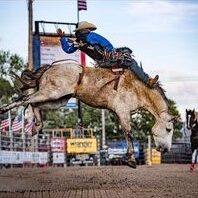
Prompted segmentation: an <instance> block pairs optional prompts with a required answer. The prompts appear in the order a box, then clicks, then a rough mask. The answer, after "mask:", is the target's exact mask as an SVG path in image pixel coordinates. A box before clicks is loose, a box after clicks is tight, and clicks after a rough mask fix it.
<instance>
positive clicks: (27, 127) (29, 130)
mask: <svg viewBox="0 0 198 198" xmlns="http://www.w3.org/2000/svg"><path fill="white" fill-rule="evenodd" d="M33 126H34V122H30V123H27V124H26V125H25V129H24V130H25V132H26V133H30V134H31V133H32V128H33Z"/></svg>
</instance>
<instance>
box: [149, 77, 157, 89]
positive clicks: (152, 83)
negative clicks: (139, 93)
mask: <svg viewBox="0 0 198 198" xmlns="http://www.w3.org/2000/svg"><path fill="white" fill-rule="evenodd" d="M158 79H159V75H156V76H155V78H149V79H148V81H147V85H148V87H149V88H151V89H152V88H154V87H155V85H156V83H157V81H158Z"/></svg>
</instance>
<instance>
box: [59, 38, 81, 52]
mask: <svg viewBox="0 0 198 198" xmlns="http://www.w3.org/2000/svg"><path fill="white" fill-rule="evenodd" d="M60 42H61V46H62V49H63V50H64V51H65V52H66V53H68V54H71V53H73V52H75V51H76V50H77V49H78V48H77V47H75V46H74V44H73V43H72V44H70V43H69V42H68V38H66V37H64V36H63V37H61V38H60Z"/></svg>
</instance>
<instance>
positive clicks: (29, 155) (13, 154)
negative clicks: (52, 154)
mask: <svg viewBox="0 0 198 198" xmlns="http://www.w3.org/2000/svg"><path fill="white" fill-rule="evenodd" d="M27 162H28V163H33V164H35V163H37V164H46V163H48V153H47V152H22V151H0V164H23V163H27Z"/></svg>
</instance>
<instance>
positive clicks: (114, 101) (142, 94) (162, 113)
mask: <svg viewBox="0 0 198 198" xmlns="http://www.w3.org/2000/svg"><path fill="white" fill-rule="evenodd" d="M23 74H25V75H22V76H21V81H22V83H23V84H24V87H25V88H28V87H29V88H33V87H35V88H36V89H35V90H36V91H35V92H34V93H32V94H24V95H22V96H21V97H20V98H19V99H17V100H16V101H14V102H12V103H10V104H7V105H3V106H2V107H0V113H4V112H6V111H8V110H10V109H12V108H14V107H18V106H21V105H23V106H27V105H31V106H32V107H33V112H34V115H35V118H36V121H35V122H36V123H35V124H36V127H37V130H38V131H39V130H40V129H41V128H42V127H43V125H42V118H41V114H40V110H42V109H48V108H52V107H53V108H54V109H57V108H59V107H61V106H63V105H65V104H66V103H67V102H68V100H69V99H70V98H71V97H75V98H77V99H78V100H80V101H82V102H83V103H85V104H87V105H90V106H92V107H95V108H103V109H108V110H110V111H112V112H113V113H115V115H117V117H118V119H119V122H120V125H121V127H122V130H123V132H124V135H125V138H126V140H127V143H128V149H127V157H128V160H127V163H128V165H129V166H130V167H132V168H136V162H135V158H134V150H133V143H132V142H133V141H132V133H131V114H134V113H136V112H137V111H138V110H139V109H145V110H147V111H149V112H150V113H151V114H152V115H153V116H154V118H155V124H154V126H153V127H152V134H153V137H154V141H155V144H156V148H157V150H159V151H163V152H166V151H169V150H170V148H171V144H172V135H173V116H172V115H171V114H170V112H169V105H168V100H167V98H166V95H165V93H164V90H163V89H162V88H161V86H160V85H159V84H158V85H157V86H156V87H155V88H153V89H150V88H148V87H147V86H146V85H145V83H143V82H141V81H140V80H139V79H138V78H137V77H136V75H135V74H133V73H132V72H131V71H129V70H127V69H126V70H124V71H123V72H122V74H120V75H115V73H114V72H113V71H112V70H111V69H106V68H94V67H82V66H81V65H80V64H77V63H74V62H65V63H58V64H54V65H52V66H49V67H47V69H43V70H42V69H41V70H39V71H38V72H33V73H31V72H28V71H25V72H24V73H23ZM24 76H26V80H27V82H25V77H24ZM115 85H116V86H115Z"/></svg>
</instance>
